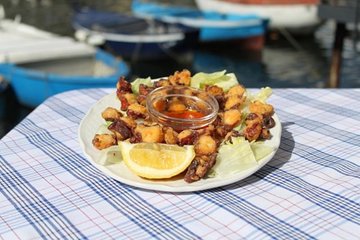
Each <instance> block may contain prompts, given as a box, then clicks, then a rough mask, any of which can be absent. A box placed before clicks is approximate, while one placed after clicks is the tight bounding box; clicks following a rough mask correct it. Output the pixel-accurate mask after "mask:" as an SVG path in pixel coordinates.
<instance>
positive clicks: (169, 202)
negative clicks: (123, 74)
mask: <svg viewBox="0 0 360 240" xmlns="http://www.w3.org/2000/svg"><path fill="white" fill-rule="evenodd" d="M113 91H114V89H84V90H75V91H70V92H66V93H62V94H59V95H56V96H54V97H52V98H50V99H48V100H47V101H46V102H45V103H44V104H43V105H42V106H40V107H39V108H37V109H36V110H35V111H34V112H32V113H31V114H30V115H29V116H28V117H26V118H25V119H24V120H23V121H22V122H21V123H20V124H19V125H18V126H16V127H15V129H14V130H12V131H11V132H10V133H9V134H8V135H6V136H5V137H4V138H3V139H1V140H0V193H1V196H0V197H1V198H0V201H1V208H0V239H29V238H32V239H39V238H41V239H109V238H110V239H359V238H360V233H359V231H357V229H359V227H360V195H359V186H360V180H359V176H360V127H359V126H360V110H359V109H360V90H359V89H344V90H330V89H323V90H321V89H275V90H274V96H272V98H271V103H272V104H273V105H274V106H275V110H276V112H277V114H278V116H279V117H280V119H281V121H282V125H283V129H282V138H281V145H280V148H279V150H278V152H277V153H276V154H275V156H274V157H273V159H272V160H271V161H270V162H269V163H268V164H267V165H265V166H264V167H263V168H262V169H260V170H259V171H257V172H256V173H254V174H253V175H251V176H250V177H248V178H246V179H244V180H242V181H239V182H236V183H233V184H231V185H228V186H223V187H220V188H217V189H211V190H206V191H200V192H194V193H183V194H182V193H162V192H156V191H145V190H142V189H138V188H134V187H131V186H128V185H125V184H123V183H120V182H117V181H115V180H113V179H111V178H109V177H107V176H106V175H104V174H103V173H102V172H101V171H100V170H98V169H97V168H96V167H94V166H93V165H91V164H90V162H89V161H88V160H87V159H86V158H85V156H83V153H82V152H81V148H80V147H79V145H78V142H77V136H76V134H77V130H78V126H79V122H80V121H81V119H82V118H83V117H84V115H85V113H86V112H87V111H88V110H89V108H90V107H91V106H92V105H93V104H94V103H95V102H96V101H98V100H99V99H100V98H102V97H103V96H104V95H105V94H107V93H111V92H113ZM335 103H336V104H335ZM43 106H46V107H43ZM342 106H345V107H342ZM323 115H326V117H327V119H326V121H324V119H323V118H322V116H323ZM332 119H334V121H333V122H332V121H331V120H332ZM314 136H316V139H314V138H313V137H314ZM322 137H323V138H324V139H326V141H328V142H323V143H322V142H321V139H322ZM316 142H317V143H318V144H316Z"/></svg>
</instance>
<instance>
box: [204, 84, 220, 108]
mask: <svg viewBox="0 0 360 240" xmlns="http://www.w3.org/2000/svg"><path fill="white" fill-rule="evenodd" d="M205 92H207V93H209V94H210V95H212V96H214V97H215V99H216V100H217V101H218V103H219V106H222V105H223V103H224V101H225V94H224V90H223V89H222V88H221V87H219V86H216V85H205Z"/></svg>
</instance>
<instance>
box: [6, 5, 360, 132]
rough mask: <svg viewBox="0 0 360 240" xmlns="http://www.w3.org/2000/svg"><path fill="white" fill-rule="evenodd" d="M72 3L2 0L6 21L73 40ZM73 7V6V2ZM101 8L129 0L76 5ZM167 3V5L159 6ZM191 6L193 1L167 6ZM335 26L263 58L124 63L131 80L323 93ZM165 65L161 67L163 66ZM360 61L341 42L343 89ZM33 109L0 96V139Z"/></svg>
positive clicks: (272, 46) (126, 8) (232, 55)
mask: <svg viewBox="0 0 360 240" xmlns="http://www.w3.org/2000/svg"><path fill="white" fill-rule="evenodd" d="M70 2H71V1H65V0H57V1H51V0H26V1H25V0H1V4H3V5H4V7H5V10H6V15H7V17H9V18H13V17H15V16H16V15H17V14H18V15H21V18H22V21H23V22H25V23H28V24H31V25H34V26H37V27H39V28H42V29H45V30H48V31H51V32H54V33H57V34H61V35H68V36H72V35H73V30H72V28H71V17H72V7H73V6H74V5H73V4H71V3H70ZM73 2H75V1H73ZM76 2H77V4H79V5H89V6H93V7H97V8H101V9H111V10H115V11H121V12H130V3H131V1H130V0H122V1H115V0H102V1H95V0H93V1H85V0H83V1H81V0H78V1H76ZM163 2H169V1H163ZM171 2H178V3H179V4H182V5H184V4H185V5H194V3H193V1H192V0H185V1H184V0H182V1H180V0H178V1H171ZM333 30H334V26H333V23H332V22H327V23H325V24H324V25H322V26H321V27H320V28H319V29H318V30H317V31H316V32H315V33H314V35H313V36H308V37H301V38H299V37H298V38H296V41H297V44H296V45H294V44H291V43H290V42H289V41H287V40H286V39H285V38H284V37H282V36H281V35H278V36H276V35H275V38H276V39H275V40H274V39H273V38H274V36H272V37H271V38H269V39H267V42H266V46H265V49H264V50H263V52H262V54H261V55H259V54H248V53H247V54H245V53H243V52H241V51H234V49H227V48H220V49H219V48H202V49H197V50H195V51H194V52H193V55H192V56H191V58H190V59H178V58H170V59H166V60H162V61H161V60H157V61H153V62H132V61H129V62H128V63H129V64H130V66H131V69H132V75H131V76H130V79H134V78H135V77H137V76H142V77H147V76H153V77H160V76H164V75H169V74H171V73H173V72H174V71H175V70H181V69H184V68H187V69H189V70H191V71H192V72H199V71H205V72H212V71H217V70H223V69H226V70H227V71H228V72H234V73H235V74H236V75H237V77H238V78H239V80H240V81H241V82H242V83H243V84H244V85H245V86H246V87H262V86H265V85H267V86H271V87H274V88H275V87H280V88H285V87H289V88H290V87H291V88H322V87H325V86H326V84H327V79H328V72H329V64H330V56H331V47H332V42H333ZM164 66H166V67H164ZM359 66H360V57H359V55H358V54H356V53H355V52H354V51H353V42H352V41H351V39H346V41H345V46H344V52H343V68H342V76H341V78H342V80H341V84H340V87H342V88H356V87H357V88H358V87H360V78H359V76H360V68H359ZM31 111H32V109H28V108H25V107H23V106H21V105H20V104H19V103H18V102H17V101H16V98H15V97H14V93H13V91H12V89H11V88H7V90H6V91H5V92H3V93H0V138H1V137H2V136H4V135H5V134H6V133H7V132H8V131H9V130H10V129H12V128H13V127H14V126H15V125H16V124H17V123H18V122H19V121H21V119H23V118H24V117H25V116H26V115H27V114H29V113H30V112H31Z"/></svg>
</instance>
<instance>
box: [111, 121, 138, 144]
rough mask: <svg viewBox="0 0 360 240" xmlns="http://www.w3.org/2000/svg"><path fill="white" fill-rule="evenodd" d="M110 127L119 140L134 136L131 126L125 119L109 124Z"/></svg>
mask: <svg viewBox="0 0 360 240" xmlns="http://www.w3.org/2000/svg"><path fill="white" fill-rule="evenodd" d="M108 129H109V130H110V131H111V132H113V133H114V134H115V136H116V140H117V141H123V140H126V139H128V138H130V137H131V136H132V133H131V128H130V127H129V126H128V125H127V124H126V122H124V121H123V120H116V121H115V122H113V123H111V124H110V125H109V127H108Z"/></svg>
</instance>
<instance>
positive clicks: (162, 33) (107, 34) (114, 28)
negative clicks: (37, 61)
mask: <svg viewBox="0 0 360 240" xmlns="http://www.w3.org/2000/svg"><path fill="white" fill-rule="evenodd" d="M73 27H74V28H75V29H76V31H77V33H76V34H75V36H77V38H78V39H79V40H83V41H86V42H88V43H90V44H92V43H94V44H97V45H101V46H104V47H105V48H106V49H109V50H111V51H112V52H113V53H116V54H118V55H121V56H122V57H124V58H126V59H130V60H139V59H140V60H146V59H156V58H163V57H169V56H172V55H174V54H175V55H178V54H180V53H182V52H186V51H187V50H190V49H191V48H192V47H193V46H194V45H195V43H196V40H197V38H198V36H199V31H198V30H196V29H193V28H186V27H180V26H178V25H176V24H170V23H164V22H160V21H156V20H145V19H142V18H138V17H136V16H129V15H124V14H120V13H116V12H106V11H97V10H84V11H79V12H78V13H77V14H76V15H75V17H74V19H73Z"/></svg>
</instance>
